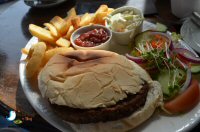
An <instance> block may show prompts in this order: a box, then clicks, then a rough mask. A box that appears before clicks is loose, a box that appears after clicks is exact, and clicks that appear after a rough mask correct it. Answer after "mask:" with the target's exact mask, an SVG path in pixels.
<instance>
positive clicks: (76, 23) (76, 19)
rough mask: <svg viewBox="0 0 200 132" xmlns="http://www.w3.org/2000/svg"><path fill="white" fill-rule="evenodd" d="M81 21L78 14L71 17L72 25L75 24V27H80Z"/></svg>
mask: <svg viewBox="0 0 200 132" xmlns="http://www.w3.org/2000/svg"><path fill="white" fill-rule="evenodd" d="M80 21H81V18H80V16H76V17H74V18H72V19H71V23H72V25H73V26H74V28H75V29H77V28H79V27H80Z"/></svg>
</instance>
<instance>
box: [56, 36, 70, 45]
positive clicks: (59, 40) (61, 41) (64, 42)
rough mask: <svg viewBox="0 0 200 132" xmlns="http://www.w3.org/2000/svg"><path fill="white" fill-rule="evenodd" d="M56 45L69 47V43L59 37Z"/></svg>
mask: <svg viewBox="0 0 200 132" xmlns="http://www.w3.org/2000/svg"><path fill="white" fill-rule="evenodd" d="M56 44H57V45H58V46H60V47H69V46H70V41H69V40H67V39H65V38H62V37H61V38H59V39H58V40H57V41H56Z"/></svg>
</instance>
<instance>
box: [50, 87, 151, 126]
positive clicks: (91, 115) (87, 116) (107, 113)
mask: <svg viewBox="0 0 200 132" xmlns="http://www.w3.org/2000/svg"><path fill="white" fill-rule="evenodd" d="M148 90H149V86H148V84H144V86H143V87H142V88H141V90H140V91H139V92H138V93H137V94H134V95H133V94H128V97H127V98H126V99H124V100H121V101H119V102H117V104H116V105H113V106H109V107H105V108H93V109H78V108H70V107H67V106H59V105H55V104H54V105H52V107H53V109H54V110H55V112H56V114H57V115H59V116H60V117H61V118H62V119H64V120H66V121H69V122H72V123H78V124H86V123H96V122H106V121H114V120H118V119H121V118H124V117H128V116H130V115H131V114H132V113H133V112H135V111H137V110H138V109H140V108H141V107H143V106H144V104H145V102H146V97H147V93H148Z"/></svg>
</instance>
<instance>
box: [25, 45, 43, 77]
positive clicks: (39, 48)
mask: <svg viewBox="0 0 200 132" xmlns="http://www.w3.org/2000/svg"><path fill="white" fill-rule="evenodd" d="M31 50H32V51H30V52H31V53H29V54H31V55H30V58H29V59H28V62H27V65H26V77H27V78H31V77H32V76H33V75H35V74H36V73H37V72H38V69H40V66H41V65H42V61H43V57H44V55H45V51H46V44H45V43H44V42H39V43H37V44H35V45H33V46H32V47H31ZM28 56H29V55H28Z"/></svg>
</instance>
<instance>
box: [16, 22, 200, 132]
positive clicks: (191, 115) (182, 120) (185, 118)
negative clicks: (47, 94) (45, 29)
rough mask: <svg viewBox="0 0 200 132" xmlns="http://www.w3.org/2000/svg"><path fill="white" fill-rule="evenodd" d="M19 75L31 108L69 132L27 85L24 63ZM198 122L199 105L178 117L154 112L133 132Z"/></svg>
mask: <svg viewBox="0 0 200 132" xmlns="http://www.w3.org/2000/svg"><path fill="white" fill-rule="evenodd" d="M152 28H155V25H154V24H152V23H150V22H147V21H144V24H143V30H147V29H152ZM37 42H38V39H37V38H36V37H32V38H31V39H30V41H29V42H28V43H27V45H26V48H30V46H31V45H32V44H34V43H37ZM180 46H181V47H186V48H187V46H185V44H184V43H182V45H180ZM113 47H114V48H112V51H116V52H120V53H125V52H127V51H128V47H126V46H119V45H114V46H113ZM25 58H26V55H24V54H23V55H22V56H21V60H24V59H25ZM19 74H20V81H21V84H22V88H23V90H24V93H25V95H26V97H27V99H28V100H29V102H30V104H31V105H32V106H33V108H34V109H35V110H36V111H37V112H38V114H40V115H41V116H42V117H43V118H44V119H45V120H46V121H47V122H49V123H50V124H51V125H53V126H54V127H56V128H58V129H59V130H61V131H66V132H70V131H72V129H71V128H70V127H69V125H68V124H67V123H66V122H65V121H63V120H62V119H61V117H58V115H56V114H55V113H54V111H53V109H52V107H51V105H50V104H49V102H48V101H47V100H46V99H44V98H42V96H41V94H40V92H39V90H38V88H37V86H33V85H31V84H30V83H29V81H28V80H27V79H26V76H25V63H20V65H19ZM199 120H200V103H199V104H198V105H197V106H196V107H195V108H194V109H192V110H191V111H190V112H188V113H185V114H182V115H179V116H165V115H161V114H159V112H155V114H154V115H153V116H152V117H151V118H150V119H149V120H147V121H146V122H145V123H143V124H142V125H140V126H139V127H137V128H136V129H134V130H132V131H131V132H134V131H142V132H161V131H162V132H182V131H188V130H190V129H191V128H193V127H194V126H195V125H197V123H198V122H199Z"/></svg>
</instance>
